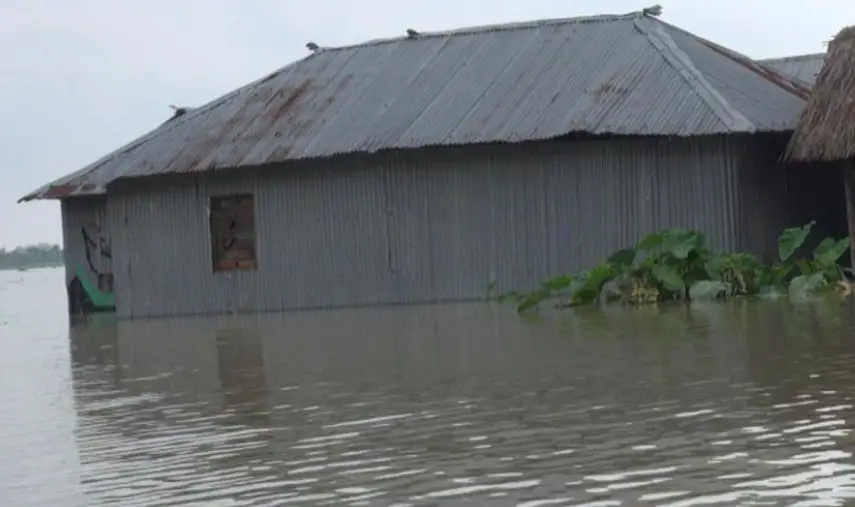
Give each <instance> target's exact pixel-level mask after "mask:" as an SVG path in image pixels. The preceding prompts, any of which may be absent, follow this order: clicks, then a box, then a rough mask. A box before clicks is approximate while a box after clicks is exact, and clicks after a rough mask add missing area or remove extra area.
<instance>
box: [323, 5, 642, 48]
mask: <svg viewBox="0 0 855 507" xmlns="http://www.w3.org/2000/svg"><path fill="white" fill-rule="evenodd" d="M641 16H643V13H642V12H641V11H633V12H629V13H626V14H596V15H591V16H574V17H569V18H540V19H533V20H530V21H517V22H509V23H494V24H490V25H473V26H469V27H463V28H453V29H450V30H440V31H436V32H419V35H418V38H419V39H433V38H438V37H450V36H457V35H476V34H479V33H486V32H503V31H511V30H530V29H532V28H541V27H545V26H560V25H573V24H582V23H607V22H614V21H628V20H631V19H635V18H638V17H641ZM407 39H408V36H406V35H402V36H399V37H388V38H377V39H369V40H366V41H363V42H358V43H354V44H345V45H343V46H330V47H323V46H322V47H321V48H320V50H319V51H318V53H329V52H331V51H342V50H347V49H358V48H364V47H370V46H381V45H383V44H391V43H395V42H401V41H403V40H407ZM315 54H316V53H315ZM312 56H313V55H309V56H308V57H306V58H310V57H312Z"/></svg>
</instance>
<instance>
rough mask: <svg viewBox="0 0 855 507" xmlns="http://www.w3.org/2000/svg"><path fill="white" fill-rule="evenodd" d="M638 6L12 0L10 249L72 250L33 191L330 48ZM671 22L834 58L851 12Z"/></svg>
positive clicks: (743, 12) (2, 236) (797, 11)
mask: <svg viewBox="0 0 855 507" xmlns="http://www.w3.org/2000/svg"><path fill="white" fill-rule="evenodd" d="M656 1H657V0H651V1H650V2H644V1H634V0H598V1H596V2H594V1H590V2H579V1H575V2H574V1H569V0H433V1H431V2H400V1H392V0H360V1H358V2H356V1H346V0H327V1H324V0H313V1H310V2H296V1H293V0H244V1H241V2H235V1H233V0H180V1H174V0H173V1H166V0H147V1H145V2H143V1H140V0H136V1H131V0H127V1H116V0H75V1H74V2H70V1H68V0H0V118H2V120H0V121H2V123H0V157H2V158H0V161H2V164H0V171H2V175H3V184H2V185H0V216H2V217H3V219H2V220H0V246H5V247H12V246H15V245H19V244H27V243H35V242H40V241H49V242H58V241H61V237H62V234H61V222H60V214H59V205H58V204H57V203H55V202H53V201H51V202H47V203H46V202H34V203H28V204H16V203H15V201H16V200H17V198H18V197H20V196H21V195H23V194H25V193H26V192H28V191H29V190H32V189H34V188H35V187H37V186H39V185H41V184H43V183H46V182H47V181H48V180H50V179H53V178H56V177H59V176H62V175H63V174H66V173H69V172H71V171H74V170H76V169H79V168H80V167H82V166H83V165H85V164H87V163H89V162H92V161H93V160H95V159H96V158H99V157H100V156H102V155H105V154H106V153H108V152H110V151H112V150H114V149H116V148H118V147H119V146H121V145H122V144H124V143H126V142H128V141H130V140H131V139H133V138H135V137H137V136H138V135H140V134H142V133H144V132H146V131H147V130H149V129H151V128H153V127H154V126H156V125H157V124H158V123H160V122H162V121H164V120H165V119H166V118H167V117H168V116H169V115H170V113H171V111H170V110H169V109H168V107H167V105H168V104H179V105H191V106H195V105H201V104H203V103H205V102H208V101H210V100H212V99H214V98H216V97H217V96H219V95H222V94H224V93H226V92H228V91H230V90H232V89H234V88H237V87H238V86H241V85H243V84H245V83H247V82H249V81H251V80H254V79H256V78H259V77H262V76H263V75H266V74H268V73H269V72H271V71H273V70H275V69H277V68H279V67H282V66H284V65H285V64H287V63H289V62H290V61H293V60H295V59H298V58H301V57H303V56H305V55H306V53H307V51H306V49H305V48H304V44H305V43H306V42H307V41H309V40H311V41H315V42H317V43H318V44H321V45H324V46H333V45H342V44H349V43H354V42H359V41H362V40H366V39H372V38H377V37H390V36H399V35H401V34H402V33H403V31H404V30H405V29H406V28H408V27H413V28H417V29H419V30H423V31H432V30H444V29H451V28H455V27H460V26H471V25H481V24H493V23H502V22H512V21H523V20H530V19H539V18H556V17H571V16H581V15H591V14H615V13H625V12H629V11H634V10H639V9H641V8H643V7H646V6H648V4H653V3H656ZM658 1H659V3H661V4H662V5H663V8H664V12H663V16H662V18H663V19H664V20H665V21H668V22H670V23H672V24H675V25H678V26H680V27H681V28H684V29H686V30H689V31H691V32H694V33H696V34H698V35H700V36H702V37H705V38H708V39H710V40H713V41H715V42H717V43H719V44H722V45H724V46H727V47H729V48H732V49H734V50H736V51H739V52H742V53H745V54H747V55H748V56H751V57H755V58H765V57H773V56H786V55H793V54H802V53H813V52H819V51H823V50H824V48H825V46H824V43H825V42H827V41H828V39H830V38H831V37H832V36H833V35H834V34H835V33H836V32H837V30H839V29H840V28H842V26H843V25H846V24H853V23H855V2H853V1H852V0H813V1H811V2H807V1H805V0H716V1H710V0H672V1H671V2H668V1H663V0H658Z"/></svg>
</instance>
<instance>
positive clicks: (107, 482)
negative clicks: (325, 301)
mask: <svg viewBox="0 0 855 507" xmlns="http://www.w3.org/2000/svg"><path fill="white" fill-rule="evenodd" d="M27 276H32V277H33V279H32V280H29V279H28V280H27V281H26V282H25V283H24V284H23V285H25V286H27V287H32V290H30V289H28V290H29V292H25V296H23V297H22V296H20V295H19V294H20V292H16V294H17V295H16V297H14V298H13V297H11V296H10V294H11V293H12V291H19V288H15V289H9V286H10V284H8V283H7V284H5V285H4V284H3V281H2V280H3V279H2V278H0V297H2V298H3V299H2V305H0V332H2V336H3V338H4V341H6V342H8V343H9V345H7V350H9V351H10V353H9V354H7V355H4V357H3V359H2V360H0V361H3V363H2V364H3V366H4V371H3V374H2V376H0V381H1V382H2V383H0V403H2V406H3V407H4V410H3V412H2V413H0V436H2V438H0V487H2V489H3V490H4V491H9V492H10V493H9V494H7V495H4V498H9V497H10V495H11V498H12V499H14V500H15V501H14V502H12V503H11V504H10V505H28V503H27V502H30V503H29V505H93V506H107V505H110V506H113V505H115V506H143V505H145V506H149V505H151V506H167V505H170V506H178V505H181V506H185V505H216V506H219V505H223V506H225V505H228V506H273V505H291V504H293V505H382V506H388V505H399V506H403V505H414V506H415V505H462V504H467V505H499V506H503V505H524V506H530V507H531V506H548V505H549V506H551V505H556V506H583V505H584V506H595V505H596V506H607V505H666V506H692V505H727V506H731V505H805V506H807V505H810V506H825V505H829V506H831V505H844V504H845V503H846V502H847V501H848V500H849V501H851V500H855V462H853V459H852V454H851V452H852V450H853V449H855V445H853V444H855V442H853V441H852V439H853V437H852V430H851V426H852V423H851V420H852V416H853V408H852V397H853V394H855V343H853V340H855V336H853V333H852V330H853V324H855V311H853V307H852V305H851V304H850V303H849V302H846V303H839V302H838V303H831V302H824V303H804V304H801V305H791V304H789V303H786V302H776V303H760V302H755V303H732V304H727V305H713V306H695V307H691V308H687V307H683V306H669V307H667V308H663V309H657V308H648V309H639V310H629V309H624V308H609V309H606V310H600V309H583V310H579V311H577V312H568V313H564V314H561V315H553V316H548V317H545V318H544V319H543V320H542V321H539V322H526V321H523V320H521V319H520V318H519V317H517V316H516V315H514V314H513V313H512V312H511V311H509V310H508V309H507V308H503V307H497V306H492V305H488V304H467V305H444V306H433V307H402V308H386V309H362V310H349V311H336V312H313V313H296V314H288V315H262V316H252V317H235V316H231V317H221V318H197V319H180V320H150V321H139V322H118V323H117V322H115V321H113V320H112V319H110V318H109V317H108V316H99V317H98V318H94V319H91V320H90V321H89V322H88V323H87V324H86V325H84V326H79V327H75V328H73V329H72V331H71V337H70V340H69V339H68V338H67V334H63V331H64V330H65V328H64V327H61V326H60V325H59V324H58V323H56V324H51V325H47V324H45V322H44V321H46V320H50V319H56V320H57V321H58V322H59V321H61V322H62V323H63V325H64V323H65V321H64V315H63V313H62V312H63V311H64V308H65V307H64V300H63V299H62V298H60V297H53V296H51V299H50V300H49V304H44V303H43V304H34V303H32V298H36V297H40V296H39V294H41V293H42V292H45V293H51V294H52V292H51V291H54V290H55V289H54V287H53V285H51V283H53V282H52V281H51V280H53V279H52V278H50V276H53V275H48V274H45V273H41V274H37V275H29V274H28V275H27ZM39 277H41V278H39ZM55 278H57V280H61V275H60V276H56V277H55ZM48 282H50V283H48ZM56 290H57V291H59V290H61V285H59V286H58V288H56ZM10 308H11V310H10ZM46 315H52V316H55V317H46ZM3 322H5V324H4V323H3ZM69 342H70V346H69ZM12 352H14V353H12ZM7 407H11V409H7Z"/></svg>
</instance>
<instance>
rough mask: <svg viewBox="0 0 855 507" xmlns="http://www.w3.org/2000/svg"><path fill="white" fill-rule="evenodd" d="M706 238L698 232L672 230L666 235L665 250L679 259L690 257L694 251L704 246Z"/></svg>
mask: <svg viewBox="0 0 855 507" xmlns="http://www.w3.org/2000/svg"><path fill="white" fill-rule="evenodd" d="M704 242H705V241H704V236H703V235H702V234H701V233H699V232H697V231H687V230H685V229H672V230H671V231H669V232H668V234H667V235H666V240H665V248H667V250H668V251H669V252H670V253H671V255H673V256H674V257H676V258H678V259H685V258H687V257H689V254H691V253H692V252H693V251H695V250H698V249H700V248H701V247H703V246H704Z"/></svg>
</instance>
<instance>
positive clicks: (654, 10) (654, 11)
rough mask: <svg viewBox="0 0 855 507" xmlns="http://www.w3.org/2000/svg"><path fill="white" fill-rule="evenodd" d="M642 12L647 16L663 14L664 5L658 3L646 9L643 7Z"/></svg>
mask: <svg viewBox="0 0 855 507" xmlns="http://www.w3.org/2000/svg"><path fill="white" fill-rule="evenodd" d="M641 13H642V14H644V15H645V16H659V15H661V14H662V6H661V5H659V4H656V5H654V6H652V7H646V8H644V9H641Z"/></svg>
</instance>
